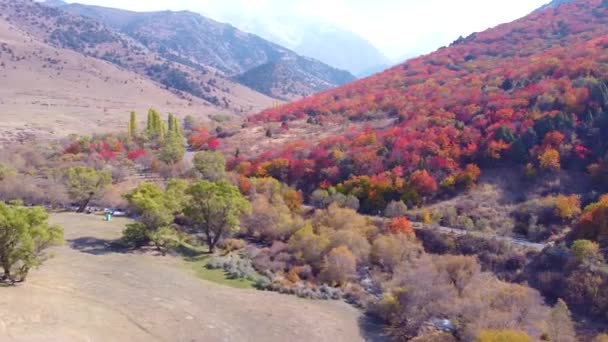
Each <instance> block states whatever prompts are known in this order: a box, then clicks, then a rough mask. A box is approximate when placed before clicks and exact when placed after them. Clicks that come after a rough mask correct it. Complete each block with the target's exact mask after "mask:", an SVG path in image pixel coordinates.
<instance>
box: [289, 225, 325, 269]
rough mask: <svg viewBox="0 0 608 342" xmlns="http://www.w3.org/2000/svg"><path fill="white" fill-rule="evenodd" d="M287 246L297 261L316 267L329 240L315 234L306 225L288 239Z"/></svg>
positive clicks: (321, 234) (310, 226)
mask: <svg viewBox="0 0 608 342" xmlns="http://www.w3.org/2000/svg"><path fill="white" fill-rule="evenodd" d="M288 246H289V250H290V251H291V252H292V253H294V255H295V257H296V258H297V259H299V260H301V261H303V262H306V263H308V264H310V265H313V266H318V265H319V263H320V262H321V258H322V257H323V254H324V253H325V251H326V249H327V247H328V246H329V238H328V237H327V236H326V235H325V234H323V233H317V232H315V231H314V229H313V227H312V225H310V224H307V225H305V226H304V227H302V228H300V229H299V230H298V231H296V232H295V233H294V234H293V235H292V236H291V237H290V238H289V241H288Z"/></svg>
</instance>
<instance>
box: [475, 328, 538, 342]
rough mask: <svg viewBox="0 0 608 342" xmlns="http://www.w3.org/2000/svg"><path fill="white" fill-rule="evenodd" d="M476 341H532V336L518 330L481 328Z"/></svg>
mask: <svg viewBox="0 0 608 342" xmlns="http://www.w3.org/2000/svg"><path fill="white" fill-rule="evenodd" d="M475 341H476V342H532V341H533V340H532V338H530V336H528V334H526V333H525V332H523V331H518V330H483V331H481V332H480V333H479V336H478V337H477V339H476V340H475Z"/></svg>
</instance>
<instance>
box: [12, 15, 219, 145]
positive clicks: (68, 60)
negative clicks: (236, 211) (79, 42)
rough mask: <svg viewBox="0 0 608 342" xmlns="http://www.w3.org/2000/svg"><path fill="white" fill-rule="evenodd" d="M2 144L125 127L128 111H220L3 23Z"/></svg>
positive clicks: (201, 112)
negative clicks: (47, 42) (150, 108)
mask: <svg viewBox="0 0 608 342" xmlns="http://www.w3.org/2000/svg"><path fill="white" fill-rule="evenodd" d="M0 82H2V84H4V85H10V86H3V87H0V112H1V113H2V121H1V122H0V144H1V143H3V142H6V141H13V140H21V141H29V140H31V139H32V138H33V137H37V138H44V137H50V136H54V137H63V136H65V135H66V134H68V133H76V132H78V133H92V132H94V131H99V129H100V127H103V128H104V129H106V130H113V129H116V128H124V125H125V122H126V121H125V120H127V118H128V111H129V110H137V111H140V112H143V111H145V110H147V109H148V108H149V107H150V106H153V107H155V108H158V109H159V110H162V111H170V112H176V113H184V114H185V113H196V114H199V115H204V114H210V113H213V112H215V111H216V109H215V108H214V107H213V106H211V105H209V104H208V103H206V102H204V101H202V100H198V99H196V98H193V99H192V100H186V99H183V98H180V97H178V96H176V95H175V94H174V93H172V92H170V91H167V90H165V89H162V88H161V87H160V85H158V84H157V83H154V82H152V81H150V80H149V79H146V78H145V77H142V76H139V75H137V74H135V73H132V72H129V71H127V70H124V69H121V68H118V67H116V66H114V65H112V64H110V63H108V62H105V61H101V60H98V59H95V58H90V57H85V56H83V55H82V54H79V53H76V52H74V51H71V50H66V49H61V48H55V47H52V46H50V45H48V44H45V43H44V42H42V41H39V40H37V39H36V38H35V37H32V36H31V35H29V34H27V33H26V32H23V31H21V30H19V29H18V28H16V27H14V26H12V25H11V24H9V23H8V22H6V21H5V20H4V18H2V19H0Z"/></svg>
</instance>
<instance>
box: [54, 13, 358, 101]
mask: <svg viewBox="0 0 608 342" xmlns="http://www.w3.org/2000/svg"><path fill="white" fill-rule="evenodd" d="M60 8H61V10H64V11H67V12H70V13H73V14H77V15H82V16H86V17H89V18H92V19H95V20H97V21H99V22H101V23H103V24H105V25H107V26H109V27H111V28H113V29H115V30H117V31H119V32H121V33H122V34H124V35H126V36H128V37H130V38H131V39H133V40H134V41H136V42H138V43H141V44H142V45H143V46H145V47H146V48H147V49H149V50H151V51H153V52H155V53H156V54H158V55H159V56H162V57H163V58H165V59H166V60H169V61H172V62H173V63H179V64H183V65H186V66H189V67H191V68H195V69H205V68H207V67H211V68H213V69H215V70H218V71H219V72H221V73H222V74H224V75H225V76H226V77H230V78H233V79H235V80H240V79H242V78H243V77H240V75H242V74H244V73H247V72H249V71H252V70H254V69H256V68H259V67H261V66H264V65H267V64H280V65H283V66H284V67H283V68H280V71H281V72H282V71H285V73H281V74H279V73H277V70H278V69H275V72H274V73H273V74H272V75H273V76H275V77H276V78H275V80H274V81H273V84H274V85H275V86H274V87H273V89H274V90H273V91H272V92H269V91H268V88H266V87H263V86H260V85H258V84H257V83H255V82H248V83H247V84H246V85H247V86H249V87H251V88H252V89H255V90H257V91H260V92H262V93H265V94H266V95H269V96H273V97H277V98H282V99H292V98H299V97H303V96H308V95H311V94H312V93H315V92H318V91H320V90H327V89H329V88H333V87H336V86H338V85H342V84H344V83H346V82H349V81H353V80H354V79H355V77H354V76H352V75H350V74H348V73H347V72H345V71H341V70H337V69H335V68H333V67H330V66H328V65H325V64H323V63H321V62H319V61H316V60H313V59H310V58H305V57H301V56H299V55H297V54H296V53H294V52H293V51H291V50H288V49H286V48H283V47H281V46H279V45H277V44H274V43H271V42H269V41H266V40H264V39H262V38H260V37H258V36H256V35H253V34H249V33H245V32H242V31H240V30H238V29H236V28H235V27H233V26H231V25H228V24H223V23H219V22H216V21H214V20H211V19H208V18H206V17H203V16H201V15H199V14H196V13H192V12H188V11H181V12H172V11H163V12H131V11H125V10H119V9H114V8H106V7H97V6H89V5H82V4H68V5H63V6H60ZM289 61H295V63H291V62H289ZM289 65H297V66H298V70H293V71H292V70H289V69H288V68H286V67H285V66H289ZM336 76H337V77H336ZM245 78H246V77H245ZM283 81H286V82H287V83H286V84H285V85H283V84H282V82H283ZM294 84H297V86H296V87H295V88H294V87H293V85H294ZM296 88H297V89H298V92H297V93H291V92H290V89H296Z"/></svg>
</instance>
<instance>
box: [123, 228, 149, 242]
mask: <svg viewBox="0 0 608 342" xmlns="http://www.w3.org/2000/svg"><path fill="white" fill-rule="evenodd" d="M122 240H123V242H124V243H125V244H126V245H128V246H129V247H132V248H139V247H143V246H145V245H147V244H148V243H150V236H149V235H148V228H147V227H146V226H145V225H144V224H142V223H139V222H138V223H132V224H128V225H127V227H126V228H125V229H124V230H123V232H122Z"/></svg>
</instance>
